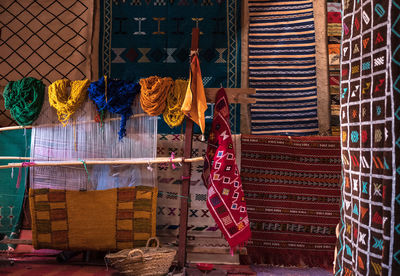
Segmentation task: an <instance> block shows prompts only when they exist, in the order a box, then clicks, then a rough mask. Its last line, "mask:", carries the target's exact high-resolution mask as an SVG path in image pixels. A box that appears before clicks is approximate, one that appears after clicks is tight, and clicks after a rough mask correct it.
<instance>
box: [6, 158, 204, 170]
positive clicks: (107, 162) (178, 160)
mask: <svg viewBox="0 0 400 276" xmlns="http://www.w3.org/2000/svg"><path fill="white" fill-rule="evenodd" d="M201 161H204V158H203V157H195V158H184V157H178V158H173V159H171V158H168V157H158V158H154V159H139V158H136V159H113V160H98V159H96V160H90V159H88V160H84V162H85V164H86V165H146V164H158V163H194V162H201ZM82 164H83V162H81V161H74V160H73V161H53V162H43V161H40V162H34V163H28V164H26V163H9V164H8V165H3V166H0V169H8V168H20V167H44V166H78V165H82Z"/></svg>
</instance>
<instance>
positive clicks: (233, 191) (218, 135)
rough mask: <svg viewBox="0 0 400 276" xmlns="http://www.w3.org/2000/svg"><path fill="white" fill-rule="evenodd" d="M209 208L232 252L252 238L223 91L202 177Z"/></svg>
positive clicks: (212, 128) (216, 105) (215, 112)
mask: <svg viewBox="0 0 400 276" xmlns="http://www.w3.org/2000/svg"><path fill="white" fill-rule="evenodd" d="M202 179H203V183H204V185H205V186H206V187H207V207H208V210H209V211H210V213H211V215H212V217H213V218H214V220H215V222H216V223H217V225H218V227H219V229H220V230H221V232H222V233H223V235H224V237H225V239H226V240H227V242H228V243H229V246H230V248H231V252H232V254H233V252H234V250H236V249H238V248H239V247H243V246H245V245H246V244H247V241H248V240H249V239H250V237H251V232H250V225H249V218H248V216H247V209H246V201H245V198H244V193H243V188H242V181H241V179H240V171H239V168H238V166H237V163H236V158H235V149H234V145H233V139H232V134H231V131H230V128H229V103H228V96H227V95H226V92H225V90H224V89H223V88H221V89H219V90H218V92H217V95H216V97H215V109H214V119H213V123H212V127H211V131H210V135H209V136H208V144H207V151H206V155H205V157H204V167H203V173H202Z"/></svg>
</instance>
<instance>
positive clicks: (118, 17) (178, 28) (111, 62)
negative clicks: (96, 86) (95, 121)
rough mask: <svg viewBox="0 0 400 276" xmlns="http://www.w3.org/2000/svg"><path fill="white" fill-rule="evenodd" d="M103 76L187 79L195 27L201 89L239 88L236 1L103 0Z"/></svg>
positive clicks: (238, 16)
mask: <svg viewBox="0 0 400 276" xmlns="http://www.w3.org/2000/svg"><path fill="white" fill-rule="evenodd" d="M101 9H102V15H101V17H102V18H101V19H102V25H101V32H102V34H101V35H102V37H101V45H100V56H99V60H100V65H101V67H102V69H101V72H100V73H101V74H103V75H109V76H112V77H113V78H121V79H132V80H135V79H138V78H144V77H148V76H153V75H155V74H157V75H159V76H162V77H172V78H173V79H177V78H185V79H187V78H188V63H189V49H190V45H191V33H192V28H194V27H196V26H198V27H199V29H200V32H201V35H200V39H199V48H200V52H199V58H200V64H201V71H202V76H203V83H204V86H205V87H220V86H221V85H223V86H224V87H240V72H241V70H240V66H241V54H240V45H241V44H240V1H236V0H224V1H222V0H196V1H191V0H132V1H125V0H102V1H101Z"/></svg>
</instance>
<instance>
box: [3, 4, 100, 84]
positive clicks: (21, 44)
mask: <svg viewBox="0 0 400 276" xmlns="http://www.w3.org/2000/svg"><path fill="white" fill-rule="evenodd" d="M95 10H96V9H95V1H93V0H91V1H82V0H58V1H48V0H39V1H33V0H17V1H16V0H2V1H1V3H0V14H1V17H0V28H1V30H2V32H1V39H2V42H1V43H0V53H1V54H2V59H1V61H0V86H3V87H4V86H5V85H6V84H7V83H8V82H9V81H15V80H18V79H21V78H23V77H28V76H30V77H35V78H37V79H41V80H42V81H43V82H44V83H45V84H46V85H48V84H50V83H52V82H53V81H55V80H57V79H62V78H69V79H73V80H76V79H85V78H88V79H91V78H93V76H95V77H96V76H97V70H96V69H97V55H98V53H97V45H98V38H97V32H96V29H95V24H94V18H95ZM92 70H95V71H92Z"/></svg>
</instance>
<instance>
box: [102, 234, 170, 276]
mask: <svg viewBox="0 0 400 276" xmlns="http://www.w3.org/2000/svg"><path fill="white" fill-rule="evenodd" d="M152 240H155V241H156V242H157V244H156V247H149V244H150V241H152ZM175 255H176V250H174V249H171V248H160V241H159V240H158V238H156V237H153V238H150V239H148V241H147V244H146V247H141V248H135V249H132V250H131V249H123V250H121V251H119V252H117V253H112V254H107V255H106V256H105V259H106V261H107V263H108V264H110V265H111V267H113V268H115V269H117V270H118V271H119V272H120V273H123V274H125V275H137V276H147V275H148V276H150V275H164V274H167V273H168V270H169V268H170V266H171V264H172V261H173V260H174V257H175Z"/></svg>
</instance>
